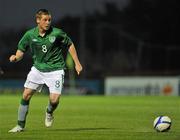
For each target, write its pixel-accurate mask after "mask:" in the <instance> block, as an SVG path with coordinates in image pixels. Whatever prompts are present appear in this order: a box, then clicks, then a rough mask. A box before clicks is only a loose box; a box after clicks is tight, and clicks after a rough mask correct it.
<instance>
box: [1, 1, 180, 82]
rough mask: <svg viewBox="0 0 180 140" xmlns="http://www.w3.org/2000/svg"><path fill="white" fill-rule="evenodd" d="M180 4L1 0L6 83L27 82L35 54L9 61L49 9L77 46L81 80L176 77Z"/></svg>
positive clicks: (3, 61)
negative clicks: (41, 11)
mask: <svg viewBox="0 0 180 140" xmlns="http://www.w3.org/2000/svg"><path fill="white" fill-rule="evenodd" d="M179 5H180V1H178V0H171V1H170V0H169V1H164V0H136V1H135V0H76V1H73V0H66V1H65V0H64V1H60V2H59V1H58V0H55V1H49V0H47V1H41V2H40V1H38V2H37V1H24V2H23V1H22V0H17V1H10V0H6V1H4V0H0V15H1V22H0V66H1V67H2V69H3V70H4V72H5V74H4V75H3V76H2V77H3V78H4V79H9V78H17V79H21V78H25V77H26V75H27V73H28V72H29V70H30V68H31V65H32V60H31V55H30V53H26V55H25V57H24V59H23V60H22V61H20V62H18V63H9V60H8V59H9V56H10V55H11V54H12V53H15V51H16V49H17V48H16V47H17V43H18V41H19V40H20V38H21V37H22V35H23V34H24V33H25V31H26V30H27V29H30V28H32V27H33V26H36V24H35V22H34V14H35V12H36V11H37V10H38V9H39V8H47V9H49V10H50V11H51V13H52V16H53V23H52V25H53V26H56V27H59V28H62V29H63V30H64V31H65V32H67V33H68V35H69V36H70V37H71V38H72V40H73V42H74V43H75V45H76V48H77V51H78V55H79V57H80V61H81V62H82V65H83V67H84V70H83V72H82V74H81V76H80V77H79V78H80V79H103V78H104V77H106V76H127V75H128V76H129V75H132V76H144V75H148V76H151V75H153V76H164V75H165V76H172V75H179V71H180V63H179V60H180V55H179V54H180V41H179V31H180V27H179V25H180V24H179V23H180V8H179Z"/></svg>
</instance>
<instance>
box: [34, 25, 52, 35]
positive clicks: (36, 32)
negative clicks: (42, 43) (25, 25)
mask: <svg viewBox="0 0 180 140" xmlns="http://www.w3.org/2000/svg"><path fill="white" fill-rule="evenodd" d="M51 31H52V27H50V28H49V30H47V31H46V34H45V35H44V36H43V37H46V36H47V35H49V34H50V33H51ZM35 35H36V36H37V37H42V36H40V34H39V28H38V26H37V27H36V28H35Z"/></svg>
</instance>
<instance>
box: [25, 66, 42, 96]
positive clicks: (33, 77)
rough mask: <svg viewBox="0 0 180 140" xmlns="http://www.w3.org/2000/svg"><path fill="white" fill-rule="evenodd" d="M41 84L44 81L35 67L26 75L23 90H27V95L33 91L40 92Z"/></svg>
mask: <svg viewBox="0 0 180 140" xmlns="http://www.w3.org/2000/svg"><path fill="white" fill-rule="evenodd" d="M43 84H44V81H43V76H42V74H41V72H40V71H38V70H37V69H36V68H35V67H32V68H31V71H30V72H29V73H28V75H27V79H26V82H25V84H24V87H25V89H28V90H27V93H28V91H29V90H35V91H38V92H40V91H41V89H42V87H43ZM25 93H26V92H25Z"/></svg>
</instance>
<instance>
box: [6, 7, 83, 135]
mask: <svg viewBox="0 0 180 140" xmlns="http://www.w3.org/2000/svg"><path fill="white" fill-rule="evenodd" d="M36 23H37V27H35V28H33V29H30V30H28V31H27V32H26V33H25V34H24V36H23V37H22V38H21V40H20V41H19V43H18V49H17V51H16V54H15V55H11V56H10V58H9V60H10V62H18V61H20V60H21V59H22V58H23V55H24V53H25V52H26V50H27V49H28V48H30V50H31V53H32V58H33V66H32V68H31V71H30V72H29V74H28V75H27V79H26V82H25V84H24V92H23V96H22V99H21V101H20V105H19V109H18V121H17V125H16V126H15V127H14V128H13V129H11V130H9V132H21V131H23V130H24V128H25V124H26V116H27V113H28V108H29V102H30V99H31V97H32V95H33V94H34V93H35V92H36V91H41V89H42V86H43V85H44V84H46V85H47V87H48V88H49V92H50V94H49V104H48V106H47V108H46V114H45V115H46V116H45V126H46V127H50V126H52V123H53V118H54V117H53V112H54V110H55V109H56V108H57V106H58V104H59V99H60V95H61V91H62V86H63V83H64V69H65V58H64V55H65V54H66V52H69V53H70V55H71V56H72V58H73V61H74V63H75V70H76V72H77V74H78V75H79V74H80V72H81V71H82V66H81V63H80V61H79V59H78V56H77V52H76V49H75V46H74V44H73V42H72V41H71V39H70V38H69V37H68V36H67V34H66V33H65V32H63V31H62V30H61V29H58V28H55V27H52V26H51V14H50V12H49V11H48V10H46V9H40V10H38V11H37V13H36Z"/></svg>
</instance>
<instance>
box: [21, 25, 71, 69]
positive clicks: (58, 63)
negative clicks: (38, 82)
mask: <svg viewBox="0 0 180 140" xmlns="http://www.w3.org/2000/svg"><path fill="white" fill-rule="evenodd" d="M71 44H72V41H71V39H70V38H69V37H68V36H67V34H66V33H65V32H63V31H62V30H61V29H58V28H54V27H51V28H50V29H49V30H48V31H47V32H46V34H45V35H44V36H43V37H41V36H40V35H39V29H38V27H35V28H33V29H31V30H28V31H27V32H26V33H25V34H24V36H23V37H22V39H21V40H20V41H19V43H18V50H21V51H23V52H25V51H26V50H27V49H28V48H30V50H31V53H32V58H33V65H34V66H35V67H36V68H37V69H38V70H39V71H42V72H49V71H55V70H60V69H64V68H65V58H64V55H65V54H64V53H65V52H67V50H68V48H69V46H70V45H71Z"/></svg>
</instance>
